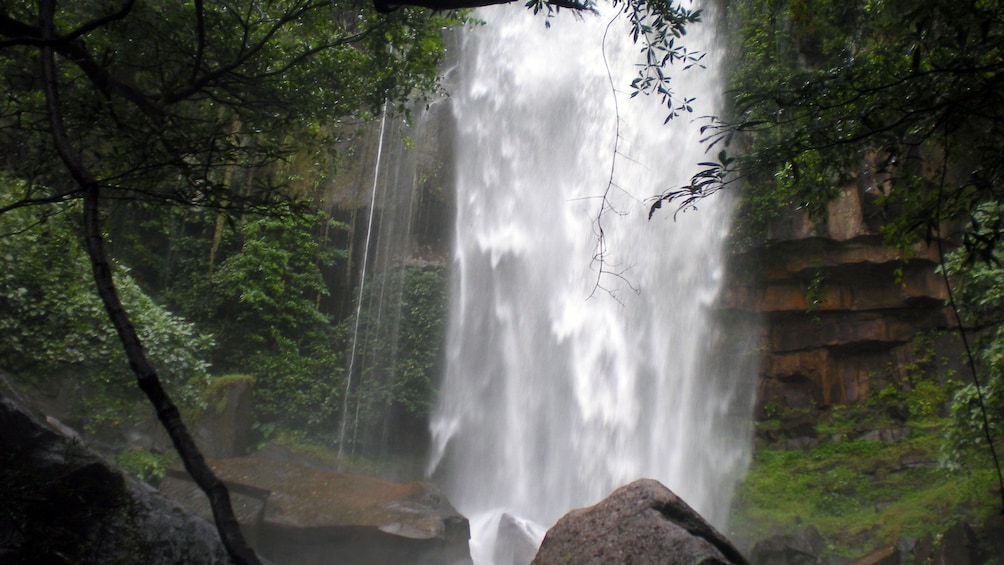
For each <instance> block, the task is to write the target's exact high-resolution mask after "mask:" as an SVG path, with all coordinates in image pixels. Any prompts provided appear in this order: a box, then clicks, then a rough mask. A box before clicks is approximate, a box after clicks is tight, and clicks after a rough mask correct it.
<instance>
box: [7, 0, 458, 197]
mask: <svg viewBox="0 0 1004 565" xmlns="http://www.w3.org/2000/svg"><path fill="white" fill-rule="evenodd" d="M117 9H118V6H115V7H114V9H113V8H112V6H110V5H109V3H107V2H77V3H60V4H59V6H58V13H57V14H56V27H57V33H62V34H70V32H71V31H73V30H74V26H82V27H81V28H80V33H79V34H78V35H77V36H76V37H74V38H73V39H64V40H61V41H59V42H57V43H56V45H55V46H54V48H55V49H56V51H57V53H58V54H59V55H61V56H60V57H58V58H57V62H58V73H59V76H58V77H57V78H58V81H59V85H58V86H59V89H60V96H61V99H62V108H61V109H62V111H63V113H64V116H63V118H64V122H65V125H66V128H67V130H68V136H69V139H70V142H71V143H72V144H73V145H74V146H75V147H76V148H77V149H78V150H79V151H80V152H81V158H82V159H83V164H84V166H86V167H87V168H88V169H89V170H90V171H91V172H92V173H93V174H94V175H95V176H96V177H98V178H100V179H102V188H103V190H104V191H105V192H104V194H105V197H106V198H118V199H141V200H148V201H151V202H157V203H161V204H163V203H183V204H188V205H194V206H221V207H226V208H230V209H235V210H239V209H248V208H257V207H265V208H268V209H271V208H272V207H274V206H282V205H284V203H287V202H290V201H299V200H302V199H303V197H304V196H308V195H304V194H296V193H294V192H293V191H290V190H287V189H286V188H287V187H286V186H285V183H286V180H287V179H285V178H282V177H281V176H276V175H269V174H258V175H254V176H253V177H252V178H249V179H248V180H249V182H246V183H243V184H242V185H241V186H239V187H231V186H229V185H228V179H229V177H232V176H234V175H235V174H241V176H244V175H243V174H242V173H247V172H251V171H258V172H262V168H263V167H271V166H273V165H275V164H276V163H279V162H280V161H281V160H282V159H283V158H285V157H287V156H289V155H291V154H292V153H294V152H295V151H296V150H297V149H298V148H300V149H303V148H304V147H306V146H312V147H320V146H324V145H330V144H331V143H330V142H331V141H332V131H331V129H330V128H328V127H323V126H325V125H327V124H330V123H332V122H334V121H337V120H339V119H340V118H344V117H348V116H352V117H358V116H361V115H365V114H367V113H369V114H376V113H378V112H379V111H380V109H381V108H382V107H383V106H384V104H385V102H386V103H388V104H389V107H390V108H392V109H395V110H399V111H402V112H403V111H404V109H405V108H406V107H407V104H408V101H409V100H412V99H413V97H415V96H416V95H418V96H420V95H422V94H428V93H430V92H431V91H433V90H435V89H436V88H437V84H438V83H437V81H438V77H437V73H436V66H437V65H438V63H439V61H440V60H441V59H442V56H443V53H444V48H443V42H442V41H443V40H442V37H441V29H442V28H443V27H444V26H448V25H453V24H457V23H460V22H462V21H463V20H462V19H461V18H460V17H458V16H457V15H456V14H455V13H431V12H428V11H424V10H400V11H395V12H394V13H391V14H379V13H377V12H376V11H375V10H374V9H373V8H372V7H371V6H370V5H369V4H367V3H363V4H360V3H358V2H342V1H336V2H303V1H302V0H281V1H269V2H252V3H250V4H248V5H247V6H244V7H243V8H242V9H241V10H234V9H233V8H232V7H231V6H229V5H228V4H226V3H220V2H201V3H192V2H185V3H176V2H139V3H133V4H131V5H130V8H129V10H128V11H127V12H126V13H125V14H123V15H122V17H120V18H118V19H112V20H107V21H106V20H105V19H104V18H105V17H106V16H108V15H109V14H111V13H114V12H115V11H116V10H117ZM2 14H3V16H4V21H6V22H7V24H5V25H4V26H2V27H0V34H3V37H4V39H10V41H3V42H0V51H2V53H3V55H4V57H3V58H2V59H0V60H2V61H3V63H2V64H0V84H2V88H3V91H4V93H5V100H6V102H5V104H4V105H3V107H2V108H0V119H3V120H4V121H5V123H11V124H17V126H16V127H5V128H3V129H2V130H0V147H2V148H3V153H4V154H5V157H6V158H5V159H4V161H3V168H4V170H5V171H6V172H8V173H9V174H12V175H14V176H17V177H19V178H23V179H30V180H31V181H32V182H31V184H29V185H25V187H24V190H23V192H22V193H21V203H23V204H30V203H34V202H38V201H39V200H43V201H44V200H62V199H64V198H75V197H78V196H79V195H78V194H76V193H73V192H69V191H70V190H71V189H72V188H73V187H75V182H74V181H73V180H72V179H71V178H69V175H68V174H67V172H66V170H65V169H64V167H63V164H62V163H61V162H60V161H59V158H58V156H57V155H55V154H54V152H53V151H52V150H51V146H52V143H51V141H49V140H47V139H46V137H45V135H44V134H41V135H40V133H39V132H46V131H48V114H47V111H46V108H45V105H44V103H45V101H44V96H42V93H41V91H40V84H41V81H40V80H30V79H28V78H27V77H37V75H38V53H37V50H38V42H37V41H32V40H31V37H32V34H38V33H40V32H39V31H37V28H36V26H37V22H38V19H39V16H38V8H37V6H36V4H35V3H34V2H27V1H15V2H7V3H5V4H4V7H3V8H2ZM19 22H20V23H22V24H23V25H22V26H20V27H19V26H18V25H16V24H18V23H19ZM101 22H103V23H101ZM91 24H93V25H91ZM15 31H16V33H15ZM264 172H267V171H264Z"/></svg>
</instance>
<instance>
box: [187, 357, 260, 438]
mask: <svg viewBox="0 0 1004 565" xmlns="http://www.w3.org/2000/svg"><path fill="white" fill-rule="evenodd" d="M253 387H254V379H252V378H251V377H248V376H243V375H230V376H227V377H223V378H221V379H217V382H216V384H215V385H214V389H213V390H211V391H209V393H208V396H209V399H208V400H209V407H208V408H206V410H205V412H204V413H203V414H201V415H200V417H199V418H198V419H197V421H196V422H195V426H194V431H193V435H194V437H195V442H196V444H197V445H198V446H199V450H200V451H202V454H203V455H205V456H207V457H239V456H241V455H246V454H247V451H248V447H249V445H250V437H251V424H252V423H253V422H254V390H253Z"/></svg>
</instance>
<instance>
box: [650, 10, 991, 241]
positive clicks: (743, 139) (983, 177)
mask: <svg viewBox="0 0 1004 565" xmlns="http://www.w3.org/2000/svg"><path fill="white" fill-rule="evenodd" d="M729 18H730V22H729V23H730V25H731V27H733V28H734V30H735V32H734V35H735V37H736V39H735V42H734V55H735V57H733V58H732V59H731V61H732V64H731V66H730V69H729V73H728V76H730V77H731V84H730V88H731V92H732V95H733V100H732V102H733V107H732V109H731V112H730V115H728V116H726V119H725V120H724V121H722V122H721V123H718V124H715V125H713V126H711V129H710V130H708V139H707V142H708V145H709V149H711V148H714V149H715V151H719V150H720V149H722V148H725V149H726V151H725V157H731V158H734V159H733V160H731V161H729V160H728V159H725V158H723V159H720V160H719V161H720V162H718V163H707V164H706V166H707V169H706V170H704V171H701V172H699V173H698V175H697V176H695V178H694V180H693V181H692V183H691V184H690V185H689V186H685V187H682V188H681V189H678V190H673V191H670V192H668V193H666V194H664V195H663V196H662V200H660V202H661V201H663V200H672V201H676V202H678V203H681V204H682V205H687V204H689V203H692V202H694V201H696V200H697V199H700V198H703V197H705V196H707V195H709V194H713V193H715V192H717V191H718V190H721V189H723V188H726V187H727V186H730V185H731V184H732V183H733V182H737V181H741V191H742V193H743V197H742V198H741V201H742V203H741V206H742V207H743V210H742V211H741V213H740V216H739V217H741V218H744V221H746V222H748V223H749V224H751V225H748V226H746V228H747V229H749V230H750V231H752V233H753V235H752V236H751V237H752V238H753V239H754V240H755V239H756V238H758V237H760V236H762V233H763V231H762V230H763V227H764V225H765V223H766V222H768V221H770V220H772V219H774V218H776V217H777V216H778V215H780V214H786V213H790V212H792V211H794V210H803V211H808V212H809V213H810V214H813V215H816V216H817V217H818V216H819V215H820V214H821V213H822V212H824V211H825V209H826V208H825V207H826V205H827V203H829V202H830V201H831V200H832V199H833V198H834V197H835V196H836V195H837V194H838V191H839V190H840V189H842V188H844V187H847V186H853V185H856V186H857V187H858V188H863V189H865V190H866V192H865V194H866V197H870V198H871V200H870V202H868V203H867V204H870V205H873V206H874V208H873V210H874V213H875V215H876V217H877V218H879V219H880V220H881V221H882V222H883V223H884V224H885V226H886V227H885V228H884V231H885V235H886V237H887V239H888V241H889V242H891V243H894V244H896V245H903V246H905V245H906V244H908V243H910V242H913V241H916V240H917V239H918V238H922V237H925V236H930V235H932V234H933V233H934V232H935V231H936V230H937V226H938V224H939V223H941V222H943V221H945V220H948V219H952V218H962V217H965V215H966V214H968V213H969V211H970V210H971V209H972V208H973V207H974V205H975V204H977V203H980V202H986V201H991V200H994V199H995V198H996V195H997V194H998V193H999V191H1000V183H999V180H1000V178H1001V175H1002V174H1004V157H1002V155H1004V135H1002V134H1004V97H1001V95H1000V89H999V88H998V87H997V81H998V80H999V76H1000V75H1001V72H1002V71H1004V58H1002V57H1001V53H1002V50H1004V5H1002V4H1001V3H1000V2H996V1H991V2H971V3H965V4H961V5H960V4H959V3H957V2H952V1H950V0H929V1H925V2H915V1H912V0H886V1H882V2H875V1H872V0H854V1H849V2H847V1H835V0H768V1H753V0H741V1H738V2H730V3H729ZM731 153H734V154H732V155H730V154H731ZM707 180H711V181H712V182H707V183H706V182H705V181H707ZM997 238H998V236H997V235H996V234H995V235H994V236H993V237H992V238H991V239H992V240H993V241H996V239H997Z"/></svg>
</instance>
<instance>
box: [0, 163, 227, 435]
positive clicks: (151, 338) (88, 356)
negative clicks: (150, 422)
mask: <svg viewBox="0 0 1004 565" xmlns="http://www.w3.org/2000/svg"><path fill="white" fill-rule="evenodd" d="M10 184H17V183H16V181H10V180H7V181H3V183H2V186H8V185H10ZM3 194H4V195H9V192H7V191H6V190H4V192H3ZM73 208H74V206H73V205H61V206H52V207H49V208H47V209H45V210H42V209H34V210H33V209H25V208H23V209H18V210H13V211H10V212H7V213H6V214H3V215H0V233H3V234H6V235H4V236H3V237H0V257H2V258H3V260H4V265H5V269H4V270H3V272H0V359H2V361H0V365H2V368H3V369H4V370H6V371H9V372H10V373H12V374H14V375H17V376H18V377H19V378H20V379H22V380H24V379H27V380H29V381H31V382H33V383H34V384H36V385H43V384H45V383H47V382H53V383H56V382H62V381H64V380H68V382H69V383H72V386H74V387H75V388H76V389H77V390H78V391H79V392H78V397H79V398H80V399H81V400H82V401H83V402H85V404H86V405H87V406H88V408H89V410H88V418H89V422H90V424H89V425H92V426H97V427H100V426H102V425H117V424H118V423H120V421H121V420H122V419H124V418H128V417H129V415H130V414H131V413H132V412H133V411H132V410H131V408H132V406H133V404H134V403H135V401H136V400H138V399H139V394H138V390H136V389H135V387H134V386H133V384H132V383H133V379H132V377H131V373H130V372H129V368H128V365H127V363H126V359H125V355H124V354H123V352H122V348H121V346H120V345H119V343H118V341H117V336H116V334H115V331H114V329H113V328H112V327H111V324H110V322H109V321H108V318H107V314H106V313H105V310H104V307H103V305H102V304H101V302H100V301H99V300H98V298H97V295H96V294H95V292H94V282H93V280H92V279H91V275H90V265H89V263H88V261H87V259H86V257H85V256H84V253H83V251H82V249H81V246H80V244H79V242H78V236H77V226H76V224H75V222H74V221H73V218H72V216H71V215H70V214H68V212H72V211H73ZM116 270H117V276H118V278H119V293H120V295H121V298H122V301H123V303H124V304H125V305H126V307H127V308H129V309H130V311H131V312H132V313H133V316H134V318H133V319H134V324H135V326H136V328H137V331H138V332H139V334H140V337H141V339H143V340H144V344H145V346H146V349H147V352H148V354H149V356H150V360H151V362H152V363H153V366H154V368H155V369H156V370H157V371H158V374H159V375H160V377H161V379H162V381H163V382H164V383H165V386H166V387H168V389H169V390H170V391H171V392H172V393H173V394H174V395H175V396H176V397H177V398H178V399H179V401H180V402H181V404H182V405H185V406H194V405H196V404H197V403H198V395H197V394H196V389H197V387H199V386H201V385H202V384H203V383H204V382H205V381H206V379H207V377H208V368H209V365H208V363H207V361H206V357H205V355H206V353H207V351H208V349H209V348H210V347H211V346H212V344H213V341H212V338H211V337H210V336H209V335H207V334H205V333H203V332H200V331H198V330H197V329H196V328H195V326H194V325H193V324H192V323H191V322H188V321H186V320H185V319H183V318H181V317H179V316H177V315H175V314H173V313H171V312H169V311H168V310H166V309H165V308H163V307H162V306H160V305H158V304H157V303H156V302H155V301H154V300H153V299H152V298H150V297H149V296H148V295H147V294H145V293H144V292H143V291H142V289H140V287H139V286H138V285H137V284H136V282H135V281H134V280H133V279H132V277H130V276H129V273H128V272H127V271H126V270H125V269H124V268H122V267H121V266H118V267H116Z"/></svg>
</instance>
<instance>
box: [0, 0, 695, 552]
mask: <svg viewBox="0 0 1004 565" xmlns="http://www.w3.org/2000/svg"><path fill="white" fill-rule="evenodd" d="M498 3H505V2H503V1H501V0H404V1H402V2H397V3H385V2H383V1H381V0H378V1H377V2H376V4H375V6H373V7H367V6H365V5H360V4H357V3H354V2H351V1H348V0H280V1H269V2H258V1H256V2H247V3H243V4H240V5H236V4H231V3H228V2H224V1H212V0H209V1H207V0H190V1H188V2H170V1H148V2H141V1H137V0H97V1H94V2H87V3H81V2H77V3H69V2H67V3H63V4H59V5H57V2H56V0H38V1H37V2H35V3H32V2H28V1H24V0H14V1H11V2H5V3H4V5H3V7H2V8H0V81H2V88H3V93H4V101H3V103H2V105H0V147H2V157H0V167H2V171H3V172H4V173H5V174H6V175H8V176H9V177H10V178H13V179H17V182H11V183H6V184H5V185H4V190H5V191H8V193H7V194H5V195H4V199H3V205H2V207H0V213H6V212H10V211H14V210H21V209H28V208H31V209H33V210H34V211H35V213H36V216H35V218H36V221H37V222H38V223H42V222H44V221H45V219H46V218H47V216H48V215H51V214H53V213H59V212H62V211H65V210H66V209H67V207H68V206H69V205H70V204H71V203H74V202H79V208H74V210H76V211H77V212H78V213H79V225H80V228H79V229H80V233H81V236H82V240H83V241H84V243H85V248H86V252H87V255H88V257H89V260H90V264H91V270H92V276H93V279H94V282H95V283H96V286H97V291H98V295H99V297H100V299H101V301H102V303H103V305H104V308H105V310H106V312H107V315H108V317H109V319H110V320H111V323H112V325H113V326H114V328H115V330H116V332H117V334H118V337H119V339H120V341H121V342H122V345H123V348H124V350H125V352H126V355H127V357H128V360H129V364H130V367H131V369H132V371H133V373H134V374H135V377H136V381H137V384H138V386H139V388H140V389H142V390H143V392H144V393H145V394H146V396H147V397H148V399H149V400H150V402H151V403H152V404H153V406H154V408H155V410H156V412H157V415H158V418H159V419H160V421H161V422H162V424H163V425H164V427H165V428H166V429H167V431H168V433H169V435H170V436H171V439H172V441H173V443H174V445H175V448H176V449H177V451H178V453H179V455H180V456H181V458H182V461H183V462H184V464H185V467H186V469H187V470H188V472H189V473H190V474H191V476H192V477H193V479H194V480H195V481H196V483H197V484H198V485H199V486H200V487H201V488H202V489H203V490H204V491H205V492H206V494H207V495H208V497H209V500H210V505H211V507H212V509H213V514H214V517H215V520H216V523H217V526H218V528H219V530H220V533H221V537H222V539H223V541H224V544H225V545H226V547H227V549H228V551H229V552H230V554H231V555H232V556H233V558H234V560H235V561H237V562H242V563H243V562H256V561H257V558H256V556H255V555H254V552H253V551H251V550H250V549H249V548H248V547H247V545H246V543H245V542H244V540H243V538H242V537H241V535H240V532H239V529H238V527H237V522H236V519H235V518H234V515H233V512H232V509H231V508H230V503H229V495H228V494H227V491H226V489H225V487H224V486H223V485H222V483H221V482H220V481H219V480H217V479H216V477H215V476H214V475H213V473H212V472H211V470H210V469H209V468H208V466H207V465H206V463H205V461H204V459H203V458H202V456H201V454H200V453H199V451H198V449H197V448H196V447H195V444H194V442H193V441H192V438H191V436H190V434H189V433H188V431H187V429H186V427H185V425H184V424H183V422H182V420H181V417H180V415H179V412H178V409H177V407H176V406H175V404H174V403H173V401H172V400H171V398H170V397H169V396H168V394H167V393H166V392H165V391H164V388H163V386H162V385H161V381H160V379H159V377H158V373H157V371H156V370H155V369H154V368H153V366H152V365H151V364H150V362H149V360H148V358H147V354H146V350H145V348H144V345H143V343H142V341H141V339H140V338H139V336H138V334H137V332H136V330H135V328H134V327H133V324H132V321H131V319H130V316H129V314H128V313H127V311H126V309H125V308H124V307H123V304H122V300H121V299H120V296H119V289H118V288H117V287H116V284H115V276H114V272H115V269H114V263H113V261H112V260H111V259H110V258H109V256H108V253H107V251H106V234H105V226H104V213H105V208H106V206H107V204H108V203H109V202H143V203H145V204H147V205H150V204H153V205H166V206H180V207H195V208H200V209H216V210H219V211H221V212H225V213H228V214H234V215H245V214H252V213H266V214H268V215H271V216H274V217H283V216H290V215H296V214H301V213H303V212H304V211H309V210H310V209H311V208H312V205H313V204H315V203H314V202H312V201H311V196H312V195H310V194H304V193H300V192H297V191H295V190H290V189H289V187H288V186H287V185H285V184H284V183H283V182H282V179H281V178H280V177H278V176H276V175H270V174H268V172H269V170H270V169H269V168H270V166H272V165H274V164H275V163H277V162H279V161H281V160H282V159H283V158H285V157H286V156H288V155H289V154H290V153H291V151H292V150H293V149H294V145H295V142H300V141H302V138H301V136H302V135H304V134H308V135H309V134H310V133H311V132H313V133H314V134H319V133H320V131H321V129H320V128H317V127H313V126H316V125H317V124H322V123H325V122H326V121H329V120H334V119H337V118H339V117H342V116H349V115H354V114H359V113H362V112H369V113H372V114H376V113H379V112H380V111H381V110H380V109H381V107H390V108H392V109H397V110H403V108H404V105H405V103H406V101H407V100H408V99H409V97H410V96H412V95H413V94H414V93H416V92H419V93H420V92H428V91H430V90H433V89H435V88H436V74H435V67H436V64H437V62H438V60H439V57H440V55H441V54H442V44H441V39H440V35H439V30H440V28H441V27H442V26H443V25H449V24H453V23H457V22H460V21H462V18H460V17H458V16H457V15H456V14H455V13H446V14H435V13H429V12H427V11H421V10H419V11H416V10H407V9H398V7H399V6H402V5H413V6H423V7H427V8H432V9H436V10H438V9H451V10H452V9H456V8H469V7H475V6H482V5H490V4H498ZM613 5H614V7H615V8H617V9H618V10H620V12H621V13H623V14H624V15H626V17H628V18H629V20H630V21H631V22H632V25H633V30H632V34H633V38H634V40H635V41H636V42H637V41H639V39H641V40H642V41H643V43H644V49H645V51H646V54H647V64H646V65H645V66H644V67H643V68H642V71H641V74H640V75H639V79H638V80H637V81H636V82H635V83H634V85H633V86H634V87H635V88H636V89H637V90H638V91H639V92H650V93H656V94H659V95H661V96H663V100H664V102H666V104H667V107H668V108H669V109H670V112H671V114H672V113H675V112H676V111H677V110H676V105H675V104H674V99H673V96H672V95H671V91H670V89H669V78H668V76H665V75H664V74H663V73H662V72H661V71H660V69H661V67H662V66H663V65H665V64H666V63H667V62H672V61H673V60H676V59H678V58H680V57H682V56H685V55H686V51H685V50H684V49H683V48H682V46H679V45H675V44H674V43H673V41H674V39H675V38H677V37H680V36H681V35H682V33H683V29H684V26H685V25H687V24H688V23H691V22H695V21H697V20H698V19H699V13H698V12H693V11H690V10H686V9H683V8H682V7H680V6H678V5H676V4H673V3H668V2H652V3H648V2H646V1H644V0H613ZM527 6H528V7H529V8H531V9H532V10H533V11H534V12H535V13H536V12H541V11H542V12H544V13H547V14H551V13H552V12H554V11H557V10H559V9H561V8H565V9H570V10H574V11H588V10H591V9H592V6H591V4H590V3H587V2H579V1H577V0H530V2H528V4H527ZM294 135H295V136H296V137H297V138H298V139H296V141H295V142H294V139H293V136H294ZM235 170H243V171H258V172H262V174H255V175H249V177H251V178H250V180H249V182H246V183H243V184H237V183H234V182H232V178H233V175H232V173H233V171H235Z"/></svg>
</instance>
